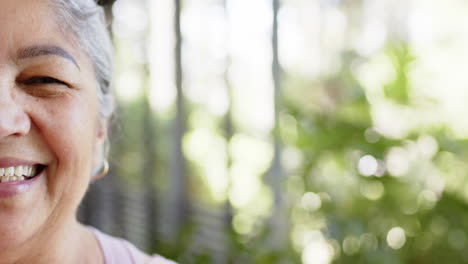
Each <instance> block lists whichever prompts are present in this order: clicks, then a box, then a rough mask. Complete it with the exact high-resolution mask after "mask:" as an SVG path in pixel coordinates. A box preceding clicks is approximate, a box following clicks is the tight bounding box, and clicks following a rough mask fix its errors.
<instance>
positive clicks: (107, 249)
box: [90, 227, 176, 264]
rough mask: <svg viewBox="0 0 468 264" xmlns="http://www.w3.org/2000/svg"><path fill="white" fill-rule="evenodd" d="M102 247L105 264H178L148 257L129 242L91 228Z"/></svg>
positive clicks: (154, 256) (161, 258)
mask: <svg viewBox="0 0 468 264" xmlns="http://www.w3.org/2000/svg"><path fill="white" fill-rule="evenodd" d="M90 229H91V230H92V231H93V233H94V234H95V236H96V238H97V240H98V242H99V245H100V246H101V249H102V252H103V255H104V263H105V264H176V263H175V262H172V261H170V260H167V259H165V258H163V257H161V256H158V255H153V256H151V257H150V256H148V255H146V254H145V253H143V252H141V251H140V250H138V249H137V248H136V247H135V246H134V245H132V244H130V243H129V242H128V241H126V240H124V239H121V238H116V237H112V236H109V235H106V234H104V233H102V232H101V231H99V230H97V229H95V228H92V227H90Z"/></svg>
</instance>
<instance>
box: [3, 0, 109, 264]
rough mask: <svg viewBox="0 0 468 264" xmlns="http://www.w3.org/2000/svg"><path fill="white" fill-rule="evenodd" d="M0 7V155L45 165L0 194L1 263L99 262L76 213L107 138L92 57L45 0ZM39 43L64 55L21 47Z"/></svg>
mask: <svg viewBox="0 0 468 264" xmlns="http://www.w3.org/2000/svg"><path fill="white" fill-rule="evenodd" d="M0 6H1V8H0V161H1V159H5V158H15V159H20V160H26V161H33V162H34V163H38V164H44V165H46V166H47V167H46V169H45V171H44V174H43V175H42V176H41V177H38V178H37V181H36V182H34V184H32V185H31V187H30V188H29V189H28V190H27V191H24V192H21V193H18V194H16V195H13V196H11V197H5V198H0V264H2V263H102V255H101V253H100V250H99V246H98V244H97V242H96V240H95V238H94V236H93V235H92V234H91V233H90V232H89V231H88V230H87V229H86V228H84V227H83V226H81V225H80V224H79V223H78V222H77V221H76V217H75V214H76V210H77V208H78V205H79V203H80V201H81V199H82V197H83V196H84V193H85V192H86V189H87V187H88V184H89V182H90V180H91V176H90V175H91V171H92V170H93V168H95V167H96V166H97V162H96V160H97V157H96V154H95V153H97V151H96V150H97V146H99V144H102V142H103V140H104V139H105V137H106V131H105V126H104V125H103V124H102V121H101V120H100V119H99V115H98V101H97V84H96V81H95V76H94V72H93V67H92V64H91V62H90V60H89V58H88V57H87V56H86V55H85V53H84V52H83V51H82V50H81V49H80V48H79V47H78V45H77V44H76V43H77V41H76V40H75V39H74V38H73V36H67V35H65V34H66V33H65V34H64V33H61V32H63V31H61V30H60V29H59V27H58V25H57V23H56V19H55V20H54V19H53V18H54V17H55V15H54V13H53V11H52V8H51V7H50V3H48V1H38V0H21V1H18V0H0ZM44 45H48V46H56V47H59V48H60V49H63V50H64V51H65V52H67V54H68V55H69V56H68V55H67V56H64V54H61V55H60V54H59V55H57V54H42V55H37V54H36V55H35V56H29V57H28V56H24V54H23V55H22V54H20V53H21V50H24V49H25V48H28V47H31V46H40V47H43V46H44ZM38 77H48V78H38ZM87 258H89V259H87Z"/></svg>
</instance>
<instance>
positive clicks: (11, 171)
mask: <svg viewBox="0 0 468 264" xmlns="http://www.w3.org/2000/svg"><path fill="white" fill-rule="evenodd" d="M36 172H37V166H36V165H34V166H29V165H20V166H15V167H8V168H0V182H9V181H24V180H25V179H26V178H29V177H31V176H34V175H35V174H36Z"/></svg>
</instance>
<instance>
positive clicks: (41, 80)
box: [24, 76, 68, 86]
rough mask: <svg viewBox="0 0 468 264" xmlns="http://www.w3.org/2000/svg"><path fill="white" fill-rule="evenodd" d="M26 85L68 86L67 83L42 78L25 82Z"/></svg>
mask: <svg viewBox="0 0 468 264" xmlns="http://www.w3.org/2000/svg"><path fill="white" fill-rule="evenodd" d="M24 84H26V85H41V84H61V85H66V86H68V85H67V84H66V83H65V82H62V81H60V80H57V79H55V78H52V77H46V76H40V77H33V78H30V79H28V80H26V81H24Z"/></svg>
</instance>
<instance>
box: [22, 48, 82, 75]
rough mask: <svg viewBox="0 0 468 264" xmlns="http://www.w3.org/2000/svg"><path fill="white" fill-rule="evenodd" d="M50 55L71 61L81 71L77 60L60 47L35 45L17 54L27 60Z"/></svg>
mask: <svg viewBox="0 0 468 264" xmlns="http://www.w3.org/2000/svg"><path fill="white" fill-rule="evenodd" d="M49 55H54V56H59V57H62V58H65V59H67V60H69V61H71V62H72V63H73V64H75V66H76V67H78V69H80V66H79V65H78V63H77V62H76V60H75V59H74V58H73V56H72V55H70V53H68V52H67V51H66V50H64V49H62V48H61V47H59V46H55V45H34V46H29V47H26V48H22V49H20V50H19V51H18V53H17V56H18V58H20V59H27V58H32V57H39V56H49ZM80 70H81V69H80Z"/></svg>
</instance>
